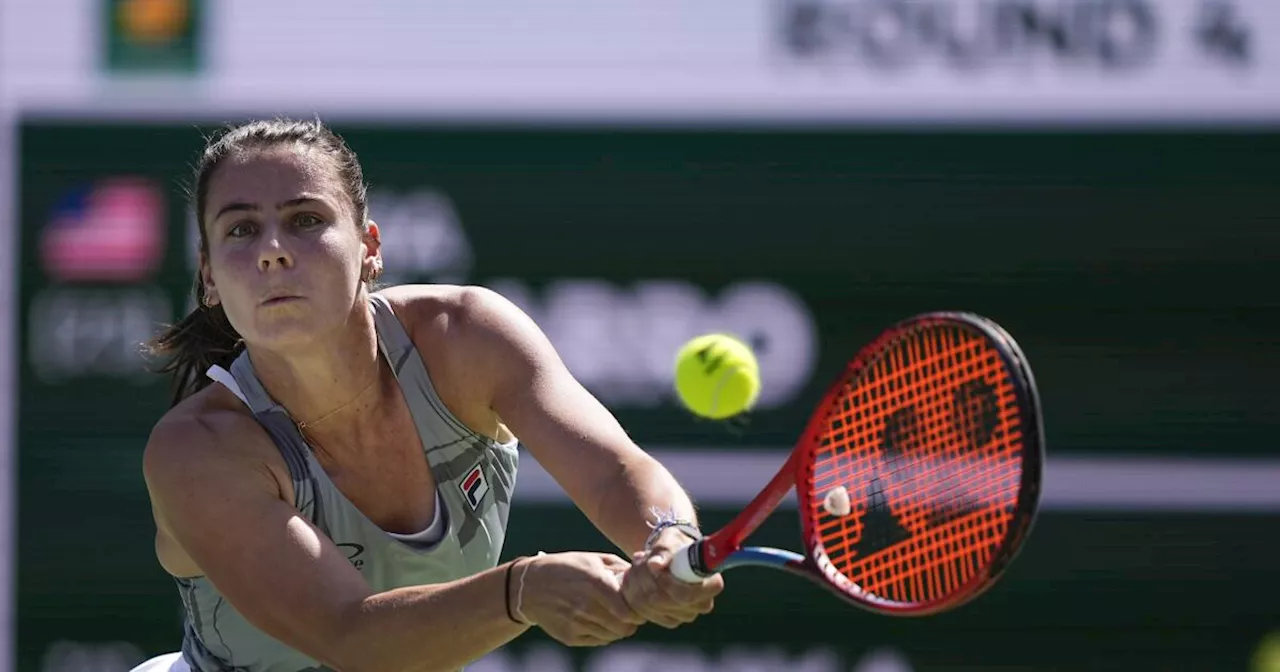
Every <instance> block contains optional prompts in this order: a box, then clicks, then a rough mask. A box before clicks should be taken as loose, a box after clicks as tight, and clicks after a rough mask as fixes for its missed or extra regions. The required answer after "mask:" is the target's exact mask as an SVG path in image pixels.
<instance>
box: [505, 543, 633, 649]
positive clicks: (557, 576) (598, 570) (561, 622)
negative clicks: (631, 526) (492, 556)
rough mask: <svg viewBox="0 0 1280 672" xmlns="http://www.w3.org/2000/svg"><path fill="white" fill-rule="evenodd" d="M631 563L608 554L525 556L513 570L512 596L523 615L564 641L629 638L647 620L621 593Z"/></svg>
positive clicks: (581, 643)
mask: <svg viewBox="0 0 1280 672" xmlns="http://www.w3.org/2000/svg"><path fill="white" fill-rule="evenodd" d="M630 567H631V563H630V562H627V561H626V560H623V559H622V558H620V557H618V556H616V555H612V554H609V553H585V552H573V553H553V554H550V555H541V556H537V557H534V558H529V559H527V560H521V561H520V562H519V563H518V565H517V566H516V567H513V568H512V574H513V576H512V577H511V580H512V581H513V582H516V585H514V586H512V587H511V589H512V590H511V593H512V600H513V601H516V600H517V599H519V606H520V611H521V612H522V613H523V614H524V617H525V618H526V619H528V621H529V622H530V623H531V624H533V625H537V626H538V627H540V628H542V629H543V631H545V632H546V633H547V634H548V635H551V636H552V637H554V638H555V639H556V640H557V641H559V642H560V643H562V644H565V645H566V646H602V645H604V644H609V643H611V642H615V641H617V640H619V639H623V638H625V637H630V636H631V635H633V634H635V631H636V628H637V627H639V626H640V625H641V624H642V623H644V622H645V621H644V619H643V618H641V617H640V616H638V615H637V614H636V613H635V612H633V611H632V610H631V607H629V606H627V603H626V601H625V600H624V599H623V597H622V591H621V582H622V574H623V573H625V572H626V571H627V570H628V569H629V568H630ZM522 578H523V581H524V586H523V594H522V595H521V593H520V590H521V587H520V585H519V582H520V581H521V579H522ZM513 606H515V605H513Z"/></svg>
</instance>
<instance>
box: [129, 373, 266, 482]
mask: <svg viewBox="0 0 1280 672" xmlns="http://www.w3.org/2000/svg"><path fill="white" fill-rule="evenodd" d="M277 462H278V463H279V464H280V466H281V467H283V465H284V461H283V458H281V457H280V455H279V451H278V450H277V449H276V448H275V446H274V444H273V443H271V439H270V437H268V436H267V434H266V432H265V431H264V430H263V429H262V427H261V426H260V425H259V424H258V422H257V420H255V419H254V418H253V415H252V414H251V413H250V412H249V411H248V409H246V408H244V406H243V404H241V403H240V401H239V400H238V399H236V398H235V397H234V396H233V395H232V394H231V393H230V392H229V391H227V390H225V389H223V388H222V387H221V386H219V385H210V386H209V387H207V388H205V389H203V390H201V391H200V392H197V393H196V394H194V395H192V396H190V397H188V398H187V399H185V400H183V401H182V402H181V403H179V404H178V405H177V406H175V407H173V408H172V409H170V410H169V411H168V412H167V413H165V414H164V416H163V417H161V418H160V421H159V422H157V423H156V425H155V427H154V428H153V429H152V430H151V435H150V437H149V438H148V439H147V446H146V449H145V451H144V453H143V461H142V464H143V474H144V477H145V478H146V481H147V486H148V488H149V489H150V490H151V491H152V493H153V498H154V497H155V496H156V495H160V496H161V498H162V499H163V498H164V495H165V494H166V493H172V492H183V491H186V492H190V491H191V490H190V488H192V487H193V486H195V485H196V484H197V483H198V482H202V481H203V482H208V481H210V480H213V481H216V480H218V479H219V478H226V477H235V476H237V475H239V474H245V473H247V472H255V471H256V472H259V473H264V475H268V476H270V477H271V478H270V482H273V483H274V482H276V480H277V479H275V477H274V473H273V472H274V469H273V467H274V466H275V463H277ZM158 503H159V502H157V504H158Z"/></svg>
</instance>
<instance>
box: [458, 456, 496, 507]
mask: <svg viewBox="0 0 1280 672" xmlns="http://www.w3.org/2000/svg"><path fill="white" fill-rule="evenodd" d="M458 488H459V489H461V490H462V497H463V499H466V500H467V504H470V505H471V510H473V511H475V510H479V508H480V501H481V500H483V499H484V496H485V495H487V494H489V481H487V480H486V479H485V477H484V469H483V468H482V467H481V465H480V464H476V466H474V467H471V470H470V471H468V472H467V475H466V476H464V477H463V479H462V480H461V481H459V482H458Z"/></svg>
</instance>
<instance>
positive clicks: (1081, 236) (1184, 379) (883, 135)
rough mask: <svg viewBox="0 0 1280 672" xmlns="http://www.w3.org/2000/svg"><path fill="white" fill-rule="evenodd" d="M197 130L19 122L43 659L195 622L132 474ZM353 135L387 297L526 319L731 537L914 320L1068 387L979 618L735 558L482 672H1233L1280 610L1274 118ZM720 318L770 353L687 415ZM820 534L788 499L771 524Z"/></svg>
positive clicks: (559, 531)
mask: <svg viewBox="0 0 1280 672" xmlns="http://www.w3.org/2000/svg"><path fill="white" fill-rule="evenodd" d="M226 4H227V7H228V8H236V7H241V6H242V5H241V4H240V3H235V2H228V3H226ZM854 4H856V3H854ZM934 4H939V3H934ZM1067 4H1070V3H1067ZM1095 4H1098V5H1099V6H1101V5H1106V4H1107V3H1095ZM1138 4H1141V3H1138ZM1176 4H1177V3H1175V5H1176ZM226 11H231V9H228V10H226ZM264 11H265V10H264ZM308 20H310V18H308ZM373 47H374V48H375V49H376V48H377V45H373ZM318 51H320V52H323V51H324V49H320V50H318ZM350 53H351V54H352V55H353V57H356V56H358V53H359V50H358V49H353V50H352V51H351V52H350ZM320 56H324V54H320ZM199 121H200V120H198V119H195V118H192V119H191V120H187V121H183V122H182V123H178V122H174V123H171V124H164V125H159V124H145V123H137V122H130V123H125V122H120V123H108V122H101V121H94V120H92V119H82V120H73V119H68V118H59V119H48V118H41V117H36V116H33V117H30V118H27V119H26V120H25V121H24V122H23V123H22V124H21V126H20V128H19V140H20V148H21V155H20V160H19V163H18V172H19V176H20V180H21V200H20V206H19V212H20V232H21V233H20V248H19V250H20V255H19V258H20V259H21V260H22V263H21V264H20V267H19V271H20V279H19V283H20V284H19V289H20V301H19V303H20V305H19V308H20V323H19V330H20V331H19V334H18V347H19V360H18V364H19V369H18V373H19V396H18V402H19V420H18V428H17V441H18V449H19V460H20V463H19V467H20V479H19V498H20V499H19V533H18V534H19V538H18V542H19V543H18V549H19V554H20V555H19V562H18V568H17V591H18V610H17V621H18V624H17V654H18V667H17V669H18V670H19V671H20V672H36V671H37V670H38V671H40V672H69V671H71V670H85V669H95V670H101V671H103V672H106V671H107V670H111V671H115V670H123V669H126V668H127V667H128V665H129V664H131V663H134V662H137V661H138V660H140V659H141V658H142V657H143V656H144V655H152V654H156V653H160V652H164V651H169V650H176V647H177V646H178V643H179V638H180V630H179V618H180V613H179V610H180V603H179V600H178V596H177V592H176V590H175V589H174V586H173V584H172V582H171V581H170V580H168V579H167V578H166V577H165V575H164V574H163V573H162V572H161V570H160V567H159V566H158V564H157V563H156V560H155V558H154V555H153V552H152V539H153V534H154V527H153V524H152V521H151V515H150V511H149V508H148V504H147V498H146V493H145V489H144V487H143V484H142V479H141V471H140V456H141V449H142V446H143V445H144V443H145V441H146V437H147V435H148V432H149V430H150V428H151V426H152V424H153V423H154V422H155V420H156V419H157V418H158V417H159V416H160V414H161V413H163V411H164V410H165V404H166V399H167V392H168V389H167V381H165V380H163V379H161V378H160V377H158V376H154V375H151V374H148V373H146V372H145V369H144V362H143V361H142V360H141V358H140V357H139V355H138V347H137V346H138V343H139V342H141V341H144V340H146V339H147V338H148V337H149V336H150V335H152V334H153V333H154V331H155V329H156V328H157V326H158V325H159V324H161V323H164V322H167V321H170V320H173V319H175V318H176V317H178V316H179V315H181V314H183V313H185V311H186V310H187V309H188V308H189V307H190V305H191V301H192V297H191V296H190V287H191V279H192V274H193V272H194V260H195V256H194V249H195V247H194V246H195V238H194V236H193V231H194V229H193V226H194V224H193V220H192V218H191V216H190V213H188V211H187V205H186V202H185V197H184V189H185V187H186V186H187V184H188V180H189V177H188V175H189V173H188V171H189V169H190V166H191V165H192V164H193V162H194V158H195V156H196V153H197V152H198V150H199V149H200V147H201V146H202V144H203V143H202V135H201V134H202V133H204V132H208V131H209V130H211V128H210V127H208V126H197V123H198V122H199ZM331 121H334V122H336V123H337V124H338V130H340V131H341V132H343V133H344V135H345V137H346V138H347V140H348V141H349V142H350V143H351V144H352V146H353V147H354V148H355V149H356V151H357V152H358V153H359V154H360V156H361V158H362V160H363V162H364V165H365V169H366V175H367V178H368V179H369V180H370V181H371V183H372V187H373V190H372V214H373V217H374V219H375V220H377V221H378V222H379V223H380V224H381V226H382V230H383V235H384V240H385V242H386V243H387V245H386V246H385V247H384V250H385V255H386V263H387V268H388V271H389V275H388V277H387V279H388V281H389V282H393V283H398V282H469V283H481V284H485V285H488V286H490V287H493V288H494V289H496V290H498V291H500V292H502V293H503V294H505V295H506V296H508V297H510V298H511V299H512V300H514V301H515V302H517V303H518V304H520V305H521V306H523V307H524V308H525V309H526V310H527V311H528V312H529V313H530V314H531V315H532V316H533V317H534V318H535V319H536V320H537V321H538V323H539V324H540V325H541V326H542V327H543V329H544V330H546V331H547V333H548V334H549V336H550V337H551V339H552V341H553V342H554V343H555V344H556V346H557V348H558V349H559V350H560V352H561V354H562V355H563V357H564V358H565V360H566V362H567V364H568V365H569V367H570V368H571V370H572V371H573V372H574V373H575V374H576V375H577V376H578V377H579V378H580V379H581V380H582V381H583V382H584V383H585V384H586V385H587V386H588V387H589V388H590V389H591V390H592V391H593V392H594V393H596V394H597V395H598V396H599V397H600V398H601V399H602V400H603V401H604V402H605V403H606V404H608V405H609V406H610V408H612V409H613V410H614V411H615V412H616V414H617V415H618V416H619V418H620V419H621V420H622V422H623V423H624V425H625V426H626V427H627V428H628V429H629V431H630V432H631V433H632V435H633V436H634V437H635V439H636V440H637V441H639V442H640V443H641V444H642V445H644V446H646V447H648V448H651V449H653V450H654V451H655V452H660V453H661V454H662V455H663V457H664V459H669V460H670V463H671V464H673V466H675V468H676V469H677V472H678V475H680V476H681V478H682V480H684V481H685V482H686V484H688V485H689V486H690V488H691V489H692V490H693V491H694V493H695V495H696V496H698V497H699V500H700V501H702V502H703V504H704V517H705V519H706V522H707V524H708V526H714V525H718V524H720V523H721V522H724V521H725V520H727V519H728V517H729V516H730V515H731V514H732V513H733V510H734V508H735V507H736V506H738V505H739V504H740V503H741V502H742V501H743V500H745V499H746V498H747V497H749V496H750V495H752V494H754V492H755V491H756V490H757V489H758V488H759V487H760V486H761V485H762V484H763V483H764V481H765V480H766V479H767V478H768V476H769V475H770V473H771V472H772V470H773V469H775V468H776V467H777V466H778V465H779V464H781V461H782V457H783V455H784V451H785V450H786V449H787V447H788V446H789V445H790V443H791V442H792V441H793V440H794V438H795V435H796V433H797V432H798V431H799V429H800V428H801V427H802V425H803V423H804V420H805V419H806V418H807V416H808V414H809V411H810V408H811V405H812V404H813V403H814V402H815V401H816V400H817V397H818V395H819V394H820V392H821V390H822V388H823V387H824V385H825V384H826V383H827V382H828V381H829V380H830V379H831V378H832V377H833V376H834V375H836V374H837V373H838V371H839V369H840V367H841V366H842V365H843V363H844V362H845V361H846V359H847V358H848V357H849V356H851V355H852V354H853V353H854V352H855V351H856V349H857V348H858V347H860V346H861V345H862V344H863V343H865V342H866V341H867V340H869V339H870V338H872V337H873V336H874V335H875V334H876V333H877V332H878V331H879V330H880V329H882V328H883V327H885V326H887V325H889V324H890V323H892V322H894V321H896V320H898V319H901V318H904V317H907V316H909V315H911V314H913V313H916V312H920V311H925V310H934V309H965V310H973V311H976V312H980V313H983V314H985V315H987V316H989V317H991V318H993V319H995V320H997V321H998V322H1000V323H1001V324H1003V325H1005V326H1006V327H1007V328H1008V329H1009V331H1010V332H1011V333H1012V334H1013V335H1014V336H1015V337H1016V338H1017V339H1018V340H1019V341H1020V343H1021V344H1022V346H1023V349H1024V350H1025V351H1026V353H1027V355H1028V357H1029V358H1030V361H1031V362H1032V365H1033V367H1034V369H1035V373H1036V375H1037V378H1038V380H1039V382H1040V385H1041V387H1042V392H1043V396H1044V406H1045V408H1046V424H1047V432H1048V437H1049V443H1050V463H1049V469H1048V472H1049V479H1050V480H1049V482H1048V484H1047V486H1048V487H1047V492H1046V498H1047V501H1046V504H1047V505H1048V508H1049V510H1048V512H1047V513H1046V515H1045V517H1044V518H1043V519H1042V520H1041V522H1040V523H1039V524H1038V526H1037V529H1036V530H1035V532H1034V533H1033V535H1032V538H1031V541H1030V543H1029V545H1028V547H1027V549H1026V551H1025V552H1024V554H1023V555H1022V556H1021V557H1020V558H1019V560H1018V561H1017V562H1016V563H1015V565H1014V567H1013V569H1012V570H1011V572H1010V574H1009V575H1008V578H1007V579H1006V580H1005V581H1003V582H1002V583H1001V584H1000V585H999V586H998V587H996V588H995V589H994V590H993V591H992V592H991V593H989V594H988V595H987V596H986V597H984V598H983V599H982V600H980V601H979V602H977V603H975V604H973V605H970V606H968V607H965V608H964V609H963V610H962V611H960V612H958V613H955V614H949V615H944V616H941V617H936V618H929V619H924V620H914V619H910V620H902V619H889V618H884V617H874V616H870V615H868V614H865V613H862V612H859V611H857V610H853V609H851V608H849V607H846V606H844V605H842V604H840V603H838V602H836V601H835V600H833V599H831V598H830V597H828V596H827V595H825V594H822V593H819V592H818V591H817V590H816V589H814V588H811V587H809V586H808V585H805V584H802V583H799V582H797V581H795V580H793V579H791V578H790V577H774V576H767V577H766V576H763V575H762V574H761V573H753V572H754V570H745V571H743V572H742V573H741V574H734V575H732V576H730V577H728V578H729V581H728V583H729V584H730V586H731V587H730V589H729V591H728V592H727V593H726V595H725V596H724V597H723V599H722V600H721V602H720V606H719V608H718V610H717V612H716V613H715V614H714V615H713V616H709V617H707V618H706V619H705V620H703V621H700V622H699V623H698V624H697V625H695V626H692V627H688V628H685V629H682V630H679V631H676V632H667V631H663V630H660V629H656V628H650V629H646V630H645V631H643V632H642V634H641V635H640V636H639V637H638V638H636V639H635V640H632V641H630V642H628V643H627V644H625V645H622V646H617V647H610V648H608V649H606V650H600V651H573V652H571V651H567V650H565V649H562V648H560V647H558V646H553V645H550V644H548V643H547V642H546V640H545V639H542V638H540V637H539V636H538V635H536V634H533V635H530V636H528V637H525V638H522V639H521V640H520V642H518V643H517V644H515V645H513V646H512V647H510V648H509V649H508V650H505V651H502V652H499V653H496V654H494V655H493V656H490V657H489V658H488V659H486V660H485V661H484V662H483V663H481V664H480V665H477V666H476V668H475V669H477V670H483V671H490V672H515V671H521V672H524V671H526V670H527V671H532V670H539V671H542V670H546V671H549V672H559V671H561V670H565V671H568V670H587V671H596V672H604V671H605V670H659V669H661V670H689V671H702V670H775V669H776V670H782V669H787V670H803V671H809V672H827V671H831V672H835V671H836V670H840V671H842V672H843V671H845V670H857V671H858V672H898V671H904V672H905V671H906V670H948V671H959V670H972V669H997V668H1004V669H1019V670H1046V671H1047V670H1117V671H1118V670H1134V669H1160V670H1169V671H1191V670H1214V669H1242V666H1243V665H1244V664H1245V662H1244V661H1246V660H1247V659H1248V656H1249V655H1250V654H1251V651H1252V647H1253V646H1254V645H1255V644H1256V642H1258V641H1259V640H1260V638H1261V637H1262V635H1263V633H1264V632H1265V630H1266V628H1267V627H1269V626H1270V625H1271V624H1272V623H1273V622H1274V620H1273V619H1274V614H1275V609H1274V607H1275V605H1276V604H1277V603H1280V584H1278V583H1277V582H1276V581H1275V580H1274V566H1275V565H1274V558H1275V557H1276V556H1277V554H1278V553H1280V538H1278V537H1277V536H1276V535H1274V534H1266V533H1264V532H1262V531H1261V529H1260V525H1261V524H1260V521H1269V522H1268V523H1267V524H1268V525H1272V526H1273V525H1274V520H1275V518H1274V517H1261V516H1260V515H1259V514H1260V513H1270V514H1271V515H1272V516H1274V514H1275V512H1276V511H1280V496H1278V495H1277V490H1276V488H1275V487H1274V485H1275V483H1276V482H1280V467H1277V460H1276V458H1277V453H1276V449H1275V443H1274V437H1275V435H1276V433H1277V431H1278V430H1280V412H1277V410H1276V407H1275V404H1274V403H1273V399H1274V394H1271V393H1269V391H1270V390H1272V388H1273V387H1274V385H1273V382H1272V376H1271V373H1272V372H1274V371H1276V370H1277V367H1280V349H1278V348H1276V345H1277V343H1276V341H1277V333H1278V326H1280V325H1278V324H1277V313H1276V310H1275V300H1274V287H1276V286H1277V280H1280V228H1277V227H1276V226H1275V213H1276V212H1280V192H1278V191H1277V190H1276V188H1275V185H1276V184H1277V183H1280V162H1278V161H1276V158H1277V157H1278V156H1280V137H1277V136H1275V135H1272V134H1246V133H1243V132H1241V133H1220V134H1202V135H1196V134H1160V133H1154V132H1149V133H1137V132H1132V133H1120V132H1109V133H1101V132H1099V133H1094V134H1084V133H1074V134H1065V133H1063V134H1057V133H1048V132H1034V133H1033V132H1015V131H1009V132H1004V133H973V132H971V133H964V134H958V133H955V134H951V133H944V132H941V131H936V132H923V131H919V132H914V133H895V132H889V131H875V130H864V131H852V130H850V131H843V132H819V131H811V132H801V131H781V130H779V131H763V130H762V131H757V132H746V131H742V130H739V131H712V130H700V131H693V130H688V131H681V130H654V129H652V128H630V129H626V128H617V129H613V130H585V129H577V130H572V129H567V128H560V129H556V128H543V129H528V128H526V129H517V128H507V129H501V128H493V127H488V128H486V127H480V126H443V125H435V126H433V125H426V124H422V123H418V124H408V123H403V124H388V123H383V124H377V125H360V124H355V123H346V124H344V123H343V121H342V119H340V118H337V119H332V120H331ZM712 329H716V330H725V331H730V332H734V333H737V334H738V335H740V336H742V337H743V338H745V339H747V340H748V341H750V342H751V343H752V344H753V345H754V346H755V347H756V348H757V350H758V352H759V354H760V358H761V365H762V377H763V379H764V389H765V394H764V396H763V397H762V400H761V401H762V404H761V408H760V409H759V410H758V411H757V412H756V413H754V414H752V416H751V418H750V422H749V423H748V424H747V425H745V426H744V427H739V428H736V429H734V428H729V427H726V426H724V425H720V424H712V423H706V422H698V421H695V420H693V419H691V418H690V417H689V416H688V415H687V414H686V413H684V412H683V411H681V410H680V409H679V408H677V407H676V405H675V404H674V403H673V399H672V395H671V392H670V389H671V388H670V384H671V380H670V379H671V373H672V366H673V363H672V357H673V356H674V352H675V349H676V347H677V346H678V345H679V344H680V342H682V341H683V340H684V339H685V338H687V337H688V336H691V335H693V334H696V333H699V332H702V331H706V330H712ZM1116 457H1124V458H1126V459H1129V460H1131V461H1130V462H1124V461H1117V460H1115V459H1113V458H1116ZM1267 458H1270V459H1267ZM1134 479H1138V480H1134ZM1135 484H1140V485H1135ZM520 488H521V492H520V494H519V496H518V497H517V501H516V508H515V511H514V513H513V516H512V522H511V525H512V530H511V533H510V537H509V543H508V547H507V549H506V551H505V555H506V556H508V557H509V556H514V555H518V554H526V553H530V552H533V551H536V550H540V549H545V550H548V551H554V550H562V549H568V548H591V549H601V550H604V549H606V548H607V547H608V544H607V542H606V541H605V540H604V539H603V538H602V537H601V536H600V535H599V534H597V533H596V532H595V531H594V530H593V529H592V528H591V527H590V526H589V525H588V524H587V523H586V521H585V520H584V519H583V517H582V516H581V515H580V514H578V513H576V512H575V511H574V510H572V509H570V508H567V507H566V506H564V504H563V501H562V500H561V499H559V498H558V497H557V496H556V494H555V493H556V488H555V486H554V484H551V483H548V481H547V480H546V477H545V474H541V472H540V471H539V470H538V469H537V466H536V464H534V462H533V460H532V459H531V458H526V459H525V461H524V466H523V467H522V473H521V476H520ZM1108 493H1109V494H1108ZM1187 512H1194V513H1196V515H1186V513H1187ZM795 534H796V532H795V525H794V522H793V519H792V518H791V516H790V515H789V514H788V513H785V512H784V513H783V514H782V515H781V516H780V517H779V518H778V519H776V520H773V521H771V522H770V523H769V524H767V525H766V527H765V528H764V530H763V537H762V540H763V541H764V542H765V543H773V544H776V545H783V546H794V545H795V541H794V539H795ZM1269 619H1272V620H1269Z"/></svg>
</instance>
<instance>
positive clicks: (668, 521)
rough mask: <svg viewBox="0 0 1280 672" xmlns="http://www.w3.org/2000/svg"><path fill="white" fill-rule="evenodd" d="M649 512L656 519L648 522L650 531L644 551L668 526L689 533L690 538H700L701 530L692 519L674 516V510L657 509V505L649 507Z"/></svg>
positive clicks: (651, 545) (651, 546)
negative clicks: (654, 521)
mask: <svg viewBox="0 0 1280 672" xmlns="http://www.w3.org/2000/svg"><path fill="white" fill-rule="evenodd" d="M649 512H650V513H652V514H653V517H654V518H656V519H657V522H656V523H648V525H649V528H650V529H651V530H652V531H651V532H650V533H649V538H648V539H646V540H645V542H644V548H645V550H646V551H647V550H649V549H651V548H653V542H655V541H657V540H658V536H659V535H661V534H662V531H663V530H665V529H667V528H669V527H674V528H676V529H677V530H680V531H681V532H684V533H685V534H687V535H689V537H690V538H691V539H694V540H698V539H701V538H702V530H699V529H698V526H697V525H694V523H693V521H691V520H687V519H684V518H678V517H676V515H675V512H674V511H666V512H663V511H659V510H658V508H657V507H653V508H651V509H649Z"/></svg>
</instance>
